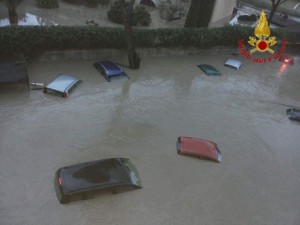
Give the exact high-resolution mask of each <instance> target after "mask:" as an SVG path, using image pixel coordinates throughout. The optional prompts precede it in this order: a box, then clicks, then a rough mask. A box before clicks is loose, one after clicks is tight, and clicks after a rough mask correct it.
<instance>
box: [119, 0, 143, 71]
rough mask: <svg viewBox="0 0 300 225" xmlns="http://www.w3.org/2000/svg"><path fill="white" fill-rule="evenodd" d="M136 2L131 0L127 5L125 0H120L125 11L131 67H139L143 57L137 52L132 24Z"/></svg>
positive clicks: (125, 29)
mask: <svg viewBox="0 0 300 225" xmlns="http://www.w3.org/2000/svg"><path fill="white" fill-rule="evenodd" d="M134 2H135V0H131V1H130V3H129V5H128V6H127V5H126V3H125V0H120V3H121V5H122V7H123V12H124V31H125V36H126V46H127V55H128V62H129V67H130V68H131V69H139V68H140V62H141V58H140V57H139V55H138V54H137V53H136V52H135V47H134V40H133V33H132V26H131V20H132V17H133V5H134Z"/></svg>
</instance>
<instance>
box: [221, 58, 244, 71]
mask: <svg viewBox="0 0 300 225" xmlns="http://www.w3.org/2000/svg"><path fill="white" fill-rule="evenodd" d="M241 65H242V62H241V61H239V60H236V59H227V60H226V61H225V63H224V66H227V67H230V68H233V69H236V70H238V69H239V68H240V67H241Z"/></svg>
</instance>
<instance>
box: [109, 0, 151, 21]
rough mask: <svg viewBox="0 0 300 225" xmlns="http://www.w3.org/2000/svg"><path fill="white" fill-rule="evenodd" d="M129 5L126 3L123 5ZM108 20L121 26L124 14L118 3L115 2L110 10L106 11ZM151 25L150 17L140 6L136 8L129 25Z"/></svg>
mask: <svg viewBox="0 0 300 225" xmlns="http://www.w3.org/2000/svg"><path fill="white" fill-rule="evenodd" d="M125 4H126V6H128V5H129V3H128V2H126V3H125ZM107 16H108V19H109V20H111V21H112V22H114V23H118V24H123V17H124V12H123V9H122V6H121V4H120V2H119V1H117V2H115V3H114V4H113V5H112V6H111V8H110V9H109V10H108V11H107ZM150 23H151V16H150V14H149V13H148V12H147V11H146V9H145V8H144V7H142V6H136V7H135V9H134V11H133V15H132V20H131V25H132V26H136V25H141V26H149V25H150Z"/></svg>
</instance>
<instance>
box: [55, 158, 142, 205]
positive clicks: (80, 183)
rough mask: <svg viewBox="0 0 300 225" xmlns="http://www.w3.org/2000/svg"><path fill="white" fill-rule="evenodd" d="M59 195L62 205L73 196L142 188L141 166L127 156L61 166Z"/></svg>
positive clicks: (57, 194)
mask: <svg viewBox="0 0 300 225" xmlns="http://www.w3.org/2000/svg"><path fill="white" fill-rule="evenodd" d="M54 187H55V192H56V196H57V198H58V200H59V202H60V203H61V204H64V203H68V202H69V201H70V200H71V198H72V197H73V196H79V195H83V194H86V193H89V192H94V191H102V190H106V191H107V190H110V191H112V192H113V193H116V192H118V191H124V190H125V191H127V190H131V189H139V188H142V186H141V180H140V177H139V174H138V171H137V169H136V168H135V166H134V165H133V164H132V163H131V161H130V160H129V159H126V158H110V159H103V160H97V161H91V162H85V163H80V164H76V165H72V166H66V167H62V168H60V169H58V170H57V171H56V173H55V176H54Z"/></svg>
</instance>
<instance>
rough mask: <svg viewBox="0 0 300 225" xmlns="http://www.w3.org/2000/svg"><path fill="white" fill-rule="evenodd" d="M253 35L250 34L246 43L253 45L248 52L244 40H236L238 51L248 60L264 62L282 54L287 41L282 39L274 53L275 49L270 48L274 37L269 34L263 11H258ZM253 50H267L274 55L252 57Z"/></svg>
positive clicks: (273, 42)
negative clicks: (279, 46)
mask: <svg viewBox="0 0 300 225" xmlns="http://www.w3.org/2000/svg"><path fill="white" fill-rule="evenodd" d="M254 35H255V37H252V36H250V37H249V40H248V43H249V45H251V46H253V47H254V48H252V49H251V50H250V51H249V52H248V51H246V48H245V44H244V40H240V41H239V42H238V45H239V48H240V53H241V54H242V55H243V56H245V57H246V58H247V59H248V60H253V62H256V63H266V62H272V60H273V59H275V60H276V59H277V58H279V57H280V55H282V53H283V52H284V51H285V48H286V44H287V41H286V40H285V39H284V40H283V41H282V43H281V48H280V49H279V51H278V52H277V53H276V54H275V55H274V53H275V51H274V50H273V49H272V46H274V45H275V44H276V43H277V40H276V37H274V36H272V37H270V35H271V30H270V28H269V25H268V21H267V18H266V14H265V12H264V11H262V12H261V13H260V17H259V21H258V24H257V25H256V27H255V29H254ZM255 52H261V53H263V52H268V53H270V54H272V55H274V56H270V57H267V58H258V57H255V58H254V57H252V54H253V53H255Z"/></svg>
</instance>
